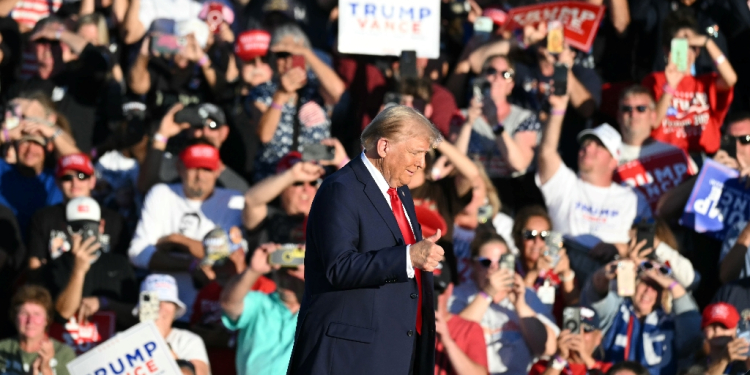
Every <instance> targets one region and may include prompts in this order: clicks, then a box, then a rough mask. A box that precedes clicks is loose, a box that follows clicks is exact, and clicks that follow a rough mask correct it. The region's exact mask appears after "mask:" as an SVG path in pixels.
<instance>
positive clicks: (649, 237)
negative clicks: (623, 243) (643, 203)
mask: <svg viewBox="0 0 750 375" xmlns="http://www.w3.org/2000/svg"><path fill="white" fill-rule="evenodd" d="M635 229H636V237H635V243H637V244H638V243H641V241H643V240H646V245H644V246H643V247H642V248H641V251H643V250H645V249H653V248H654V236H655V235H656V224H654V223H638V224H636V225H635ZM654 250H656V249H654ZM648 258H649V259H654V258H656V254H655V251H652V252H651V253H650V254H649V255H648Z"/></svg>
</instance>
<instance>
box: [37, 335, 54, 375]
mask: <svg viewBox="0 0 750 375" xmlns="http://www.w3.org/2000/svg"><path fill="white" fill-rule="evenodd" d="M52 358H55V347H54V346H52V340H50V339H44V341H42V346H41V348H39V357H38V358H37V360H40V361H41V362H40V363H39V370H40V371H45V370H50V371H51V370H52V367H50V365H49V361H50V360H51V359H52Z"/></svg>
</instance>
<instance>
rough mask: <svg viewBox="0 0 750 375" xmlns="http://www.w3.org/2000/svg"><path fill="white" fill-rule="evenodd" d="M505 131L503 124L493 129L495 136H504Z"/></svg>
mask: <svg viewBox="0 0 750 375" xmlns="http://www.w3.org/2000/svg"><path fill="white" fill-rule="evenodd" d="M504 131H505V127H504V126H503V124H501V123H497V125H495V126H493V127H492V133H494V134H495V135H500V134H503V132H504Z"/></svg>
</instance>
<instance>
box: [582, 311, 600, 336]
mask: <svg viewBox="0 0 750 375" xmlns="http://www.w3.org/2000/svg"><path fill="white" fill-rule="evenodd" d="M581 324H583V325H584V327H583V329H584V331H586V332H591V331H592V330H600V329H601V328H600V327H599V316H598V315H597V314H596V310H594V309H593V308H591V307H589V306H581Z"/></svg>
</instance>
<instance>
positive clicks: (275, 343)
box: [221, 244, 305, 375]
mask: <svg viewBox="0 0 750 375" xmlns="http://www.w3.org/2000/svg"><path fill="white" fill-rule="evenodd" d="M278 249H279V246H278V245H274V244H265V245H262V246H260V247H259V248H257V249H255V251H254V252H253V254H252V257H251V259H250V262H249V264H248V267H247V269H246V270H245V271H244V272H242V273H241V274H239V275H237V276H235V277H234V278H232V280H230V281H229V283H228V284H227V285H226V286H225V287H224V291H223V292H222V295H221V309H222V312H223V315H222V322H223V323H224V326H226V327H227V328H229V329H231V330H233V331H237V330H238V331H239V334H238V336H237V360H236V363H237V374H239V375H246V374H247V375H249V374H269V375H283V374H286V371H287V366H288V365H289V359H290V357H291V355H292V347H293V345H294V332H295V328H296V327H297V317H298V316H299V314H298V312H299V309H300V303H301V302H302V295H303V294H304V290H305V277H304V266H302V267H299V268H298V269H297V268H292V269H290V268H283V269H278V268H277V269H276V270H274V269H273V268H272V266H271V265H269V264H268V258H269V254H271V253H273V252H275V251H278ZM270 272H273V273H272V279H274V280H275V281H276V285H277V288H278V289H277V291H276V292H274V293H271V294H266V293H263V292H261V291H250V289H251V287H252V286H253V285H254V284H255V283H256V282H257V281H258V280H259V279H260V278H261V277H262V275H265V274H268V273H270Z"/></svg>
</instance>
